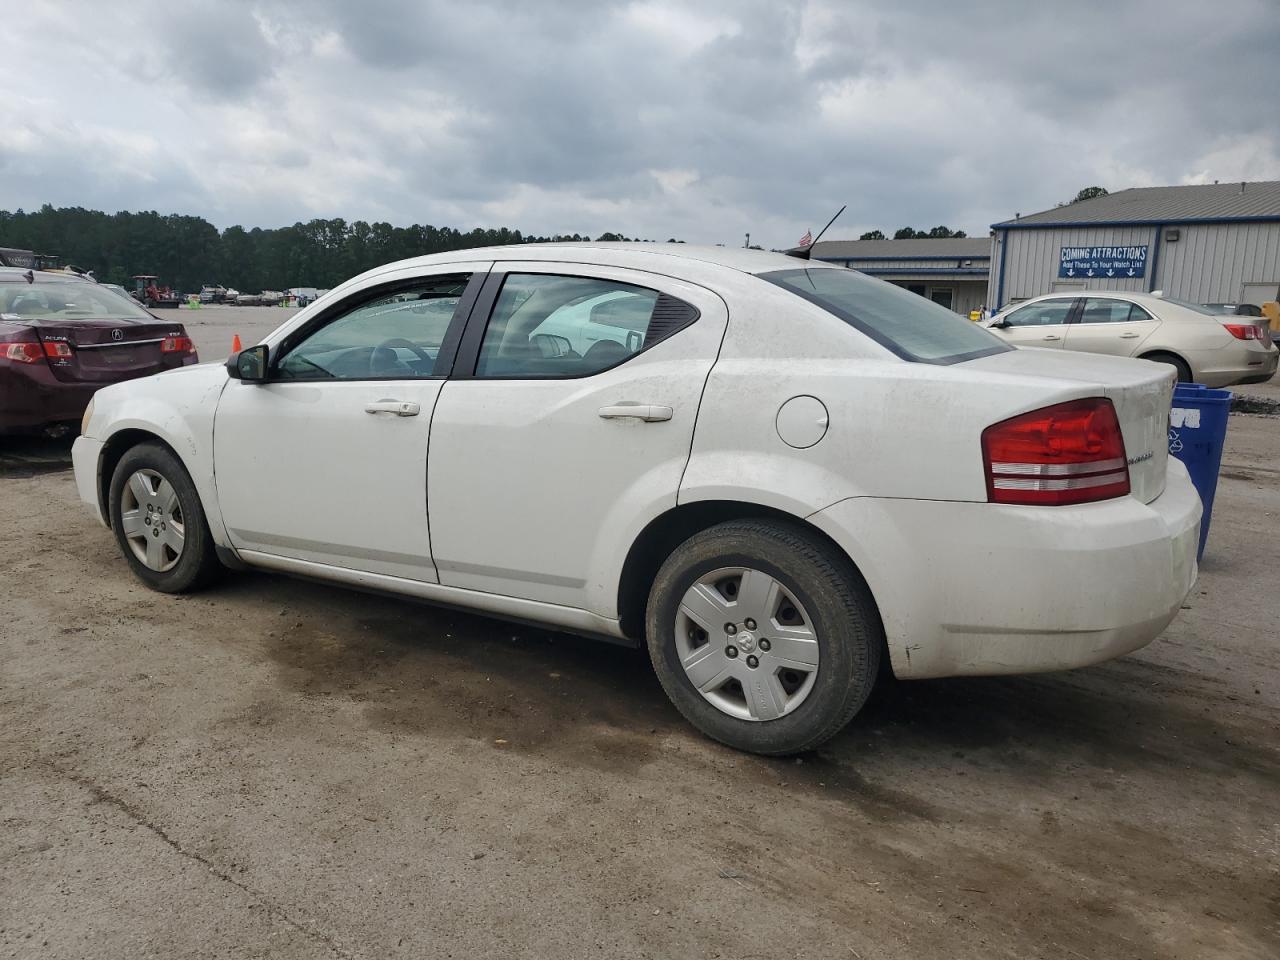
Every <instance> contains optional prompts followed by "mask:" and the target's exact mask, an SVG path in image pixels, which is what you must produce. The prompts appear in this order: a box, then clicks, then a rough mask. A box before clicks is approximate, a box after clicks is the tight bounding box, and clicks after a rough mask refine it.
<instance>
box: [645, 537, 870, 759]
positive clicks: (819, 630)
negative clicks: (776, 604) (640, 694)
mask: <svg viewBox="0 0 1280 960" xmlns="http://www.w3.org/2000/svg"><path fill="white" fill-rule="evenodd" d="M730 567H744V568H749V569H752V570H759V571H762V572H763V573H765V574H767V575H768V576H769V577H772V578H773V579H774V580H776V581H777V583H778V584H780V585H781V586H782V587H783V588H784V589H785V590H786V591H787V592H788V593H790V594H791V595H792V596H793V597H794V598H795V600H797V601H798V602H799V603H800V605H801V606H802V607H803V608H804V610H805V611H806V614H807V616H808V617H809V619H810V620H811V621H812V623H811V627H812V628H813V630H814V632H815V633H816V635H817V645H818V652H819V659H818V666H817V670H816V676H815V678H814V679H813V683H812V687H811V688H810V690H809V692H808V694H807V696H805V697H804V698H803V700H801V701H800V702H799V704H798V706H795V707H794V708H793V709H792V710H791V712H788V713H785V714H783V715H782V716H779V717H776V718H774V719H769V720H756V719H740V718H738V717H736V716H732V715H730V714H729V713H727V712H724V711H723V710H721V709H720V708H719V707H717V706H716V705H714V704H713V703H712V702H711V701H710V700H708V699H707V697H704V696H703V694H702V693H701V692H699V690H698V688H697V687H696V686H694V683H693V682H692V681H691V680H690V678H689V675H688V674H687V673H686V671H685V668H684V666H683V665H682V663H681V660H680V654H679V651H678V649H677V646H676V621H677V615H678V612H679V610H680V607H681V604H682V602H683V598H684V596H685V593H686V591H688V590H689V589H690V588H691V587H692V586H693V585H694V584H695V583H696V582H697V581H698V580H699V578H701V577H704V576H705V575H707V574H709V573H712V572H713V571H717V570H719V569H720V568H730ZM767 629H768V628H763V629H761V630H760V631H759V632H760V634H761V635H762V636H763V635H764V634H765V633H766V632H767ZM645 632H646V636H647V639H648V646H649V656H650V659H651V660H652V661H653V667H654V670H655V672H656V673H657V675H658V679H659V681H661V683H662V686H663V689H665V690H666V692H667V695H668V696H669V697H670V698H671V701H672V702H673V703H674V704H675V706H676V709H678V710H679V711H680V713H681V714H683V715H684V717H685V719H687V720H688V721H689V722H690V723H692V724H693V725H694V726H695V727H697V728H698V729H699V730H701V731H702V732H703V733H705V734H706V735H707V736H709V737H712V738H713V739H715V740H719V741H720V742H721V743H724V744H727V745H729V746H731V747H735V748H737V749H739V750H745V751H747V752H750V753H758V754H764V755H766V756H779V755H786V754H792V753H799V752H801V751H805V750H812V749H814V748H816V747H818V746H819V745H820V744H822V743H824V742H825V741H827V740H828V739H830V738H831V737H833V736H835V734H837V733H839V732H840V730H841V729H843V728H844V726H845V725H846V724H848V722H849V721H850V720H851V719H852V718H853V715H854V714H855V713H857V712H858V710H859V709H861V707H862V705H863V704H864V703H865V702H866V700H867V698H868V697H869V696H870V694H871V691H872V689H873V688H874V686H875V683H876V679H877V676H878V674H879V671H880V660H881V651H882V650H883V648H884V629H883V627H882V626H881V623H880V616H879V613H878V611H877V609H876V605H875V602H874V600H873V599H872V597H871V593H870V591H869V590H868V589H867V586H866V584H865V582H864V581H863V579H862V577H861V576H860V575H859V574H858V572H857V570H856V569H855V568H854V566H853V564H852V563H850V562H849V559H848V558H847V557H846V556H844V555H843V554H842V553H841V552H840V551H838V550H836V549H835V548H834V547H833V546H831V545H830V544H828V543H826V542H824V541H822V540H821V539H819V538H817V537H815V536H813V535H812V534H811V533H809V532H808V531H806V530H805V529H804V528H803V527H801V526H800V525H798V524H789V523H786V522H779V521H771V520H741V521H732V522H729V523H722V524H719V525H717V526H714V527H711V528H709V529H707V530H704V531H702V532H701V533H698V534H695V535H694V536H693V537H690V538H689V539H688V540H686V541H685V542H684V543H683V544H681V545H680V546H679V547H677V548H676V549H675V551H674V552H673V553H672V554H671V556H670V557H668V558H667V561H666V562H665V563H664V564H663V565H662V568H661V569H660V570H659V571H658V575H657V577H656V578H655V580H654V583H653V587H652V589H651V591H650V593H649V603H648V608H647V610H646V631H645ZM709 642H714V643H717V644H719V643H725V642H726V640H725V637H724V636H723V635H721V636H717V637H715V638H713V639H712V640H710V641H709ZM762 649H763V648H762ZM735 656H736V654H735ZM761 656H762V657H763V656H764V655H763V654H761Z"/></svg>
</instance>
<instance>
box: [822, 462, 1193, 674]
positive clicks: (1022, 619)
mask: <svg viewBox="0 0 1280 960" xmlns="http://www.w3.org/2000/svg"><path fill="white" fill-rule="evenodd" d="M1200 513H1201V506H1200V498H1199V496H1198V495H1197V493H1196V491H1195V488H1194V487H1193V486H1192V485H1191V480H1190V478H1189V477H1188V475H1187V472H1186V468H1185V467H1183V465H1182V464H1181V463H1180V462H1179V461H1178V460H1176V459H1173V458H1170V460H1169V467H1168V479H1167V483H1166V486H1165V490H1164V492H1163V493H1162V494H1161V495H1160V496H1159V497H1158V498H1156V499H1155V500H1153V501H1152V502H1151V503H1148V504H1143V503H1140V502H1139V501H1138V500H1136V499H1134V498H1132V497H1123V498H1119V499H1116V500H1109V501H1105V502H1102V503H1094V504H1084V505H1081V506H1075V507H1025V506H1004V505H999V504H989V503H956V502H938V501H928V500H884V499H877V498H856V499H851V500H845V501H842V502H840V503H837V504H835V505H834V506H831V507H828V508H827V509H826V510H822V511H820V512H819V513H817V514H815V515H813V516H812V517H810V518H809V519H810V521H811V522H813V523H815V524H816V525H817V526H818V527H820V528H821V529H822V530H824V531H825V532H826V533H828V534H829V535H830V536H831V537H833V538H834V539H835V540H836V542H837V543H839V544H841V545H842V546H844V547H845V549H846V551H847V552H848V553H849V554H850V556H852V557H853V558H854V560H855V562H856V563H857V564H858V565H859V567H860V569H861V570H862V571H863V574H864V576H865V577H866V579H867V583H868V585H869V586H870V587H871V590H872V593H873V594H874V595H875V597H876V600H877V602H878V604H879V606H880V613H881V617H882V619H883V621H884V627H885V633H886V636H887V638H888V641H889V653H890V657H891V659H892V663H893V669H894V673H895V674H896V675H897V676H899V677H902V678H911V679H916V678H924V677H947V676H962V675H994V674H1012V673H1036V672H1040V671H1045V670H1062V669H1067V668H1070V667H1082V666H1087V665H1088V664H1092V663H1098V662H1100V661H1103V660H1108V659H1111V658H1113V657H1118V656H1121V655H1123V654H1126V653H1129V652H1131V651H1133V650H1136V649H1138V648H1139V647H1142V646H1145V645H1146V644H1148V643H1150V642H1151V641H1152V640H1154V639H1155V638H1156V637H1157V636H1159V635H1160V633H1161V632H1162V631H1163V630H1164V628H1165V627H1166V626H1168V624H1169V622H1170V621H1171V620H1172V619H1173V618H1174V616H1175V615H1176V614H1177V612H1178V610H1179V608H1180V607H1181V604H1182V601H1183V599H1184V598H1185V597H1186V596H1187V594H1188V593H1189V592H1190V591H1191V588H1192V586H1193V585H1194V584H1195V580H1196V574H1197V566H1196V547H1197V544H1198V542H1199V531H1200Z"/></svg>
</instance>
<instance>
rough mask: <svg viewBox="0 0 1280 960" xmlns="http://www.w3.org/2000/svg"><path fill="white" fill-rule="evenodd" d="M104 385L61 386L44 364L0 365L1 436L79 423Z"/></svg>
mask: <svg viewBox="0 0 1280 960" xmlns="http://www.w3.org/2000/svg"><path fill="white" fill-rule="evenodd" d="M102 386H103V384H101V383H92V384H82V383H64V382H63V381H61V380H58V379H57V378H56V377H54V375H53V371H51V370H50V369H49V367H48V365H47V364H44V363H30V364H27V363H21V364H20V363H9V362H0V433H30V432H33V431H38V430H40V429H41V428H42V427H46V426H48V425H50V424H54V423H70V422H73V421H78V420H79V419H80V418H81V417H82V416H83V415H84V408H85V407H87V406H88V405H89V399H90V398H91V397H92V396H93V394H94V392H95V391H97V390H98V389H99V388H100V387H102Z"/></svg>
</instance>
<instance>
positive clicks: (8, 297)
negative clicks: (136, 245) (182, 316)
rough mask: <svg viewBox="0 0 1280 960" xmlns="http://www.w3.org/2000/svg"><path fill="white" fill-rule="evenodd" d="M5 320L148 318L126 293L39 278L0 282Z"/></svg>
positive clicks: (86, 284) (84, 284)
mask: <svg viewBox="0 0 1280 960" xmlns="http://www.w3.org/2000/svg"><path fill="white" fill-rule="evenodd" d="M0 315H2V316H3V318H4V319H5V320H87V319H93V320H150V319H151V314H149V313H147V311H145V310H143V309H142V307H140V306H139V305H138V304H136V303H135V302H134V301H133V300H131V299H130V298H129V297H127V296H125V295H123V294H120V293H116V292H115V291H114V290H108V289H107V288H105V287H101V286H99V285H98V284H96V283H88V282H86V281H79V280H77V281H74V282H66V283H61V282H58V281H47V280H45V281H40V280H37V281H36V282H35V283H27V282H26V281H25V280H21V281H18V282H16V283H3V284H0Z"/></svg>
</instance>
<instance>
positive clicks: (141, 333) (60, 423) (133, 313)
mask: <svg viewBox="0 0 1280 960" xmlns="http://www.w3.org/2000/svg"><path fill="white" fill-rule="evenodd" d="M196 361H197V357H196V348H195V345H194V344H193V343H192V342H191V338H190V337H189V336H187V331H186V329H185V328H184V327H183V326H182V324H180V323H175V322H173V321H171V320H160V319H158V318H157V317H155V316H153V315H152V314H150V313H148V312H147V311H146V310H144V309H143V308H142V307H141V306H139V305H138V304H137V303H135V302H134V301H133V300H131V299H130V298H128V297H124V296H121V295H120V294H118V293H116V292H115V291H114V290H110V289H108V288H107V287H104V286H99V285H98V284H96V283H94V282H93V281H92V280H86V279H83V278H81V277H78V276H76V275H74V274H66V273H53V272H44V271H39V270H37V271H30V270H21V269H16V268H12V267H0V434H5V433H46V434H50V435H60V434H63V433H67V432H69V431H77V432H78V430H79V421H80V418H81V416H82V415H83V414H84V408H85V407H86V406H88V404H89V398H90V397H92V396H93V392H94V391H95V390H97V389H98V388H99V387H103V386H106V385H107V384H109V383H118V382H120V381H121V380H131V379H133V378H134V377H145V376H147V375H148V374H152V373H159V372H160V371H161V370H171V369H173V368H174V367H182V366H186V365H187V364H191V363H195V362H196Z"/></svg>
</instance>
